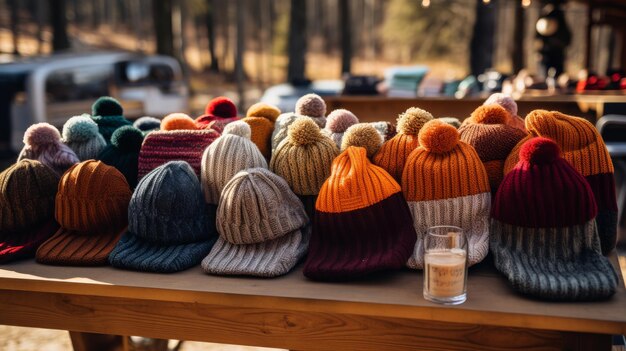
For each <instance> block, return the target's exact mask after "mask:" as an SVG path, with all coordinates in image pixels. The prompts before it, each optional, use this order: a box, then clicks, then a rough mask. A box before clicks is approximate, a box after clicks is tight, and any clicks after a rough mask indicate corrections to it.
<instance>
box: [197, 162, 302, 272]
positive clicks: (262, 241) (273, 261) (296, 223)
mask: <svg viewBox="0 0 626 351" xmlns="http://www.w3.org/2000/svg"><path fill="white" fill-rule="evenodd" d="M308 222H309V219H308V217H307V215H306V213H305V211H304V207H303V206H302V203H301V202H300V201H299V200H298V197H297V196H296V195H295V194H294V193H293V192H292V191H291V189H289V185H288V184H287V182H286V181H285V180H284V179H282V178H281V177H279V176H277V175H276V174H274V173H272V172H270V171H269V170H267V169H265V168H251V169H247V170H245V171H241V172H239V173H237V174H236V175H235V177H233V179H231V180H230V181H229V182H228V183H227V184H226V186H225V187H224V190H223V191H222V196H221V198H220V203H219V206H218V210H217V229H218V232H219V233H220V237H219V239H218V242H217V244H216V245H215V246H214V247H213V249H212V250H211V252H210V253H209V255H208V256H207V257H206V258H205V259H204V260H203V261H202V268H204V270H205V271H206V272H207V273H211V274H231V275H233V274H234V275H255V276H265V277H274V276H278V275H282V274H285V273H287V272H288V271H289V270H291V268H293V266H295V265H296V263H297V262H298V260H300V258H302V257H303V255H304V253H305V252H306V249H307V247H308V241H309V240H308V239H309V229H307V228H308Z"/></svg>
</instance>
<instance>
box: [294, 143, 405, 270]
mask: <svg viewBox="0 0 626 351" xmlns="http://www.w3.org/2000/svg"><path fill="white" fill-rule="evenodd" d="M381 219H382V220H381ZM415 238H416V235H415V231H414V229H413V225H412V222H411V214H410V212H409V208H408V206H407V204H406V201H405V200H404V198H403V197H402V194H401V192H400V186H399V185H398V183H396V181H395V180H393V178H392V177H391V175H389V174H388V173H387V172H386V171H385V170H384V169H382V168H380V167H377V166H374V165H373V164H371V163H370V161H369V160H368V159H367V156H366V151H365V149H363V148H360V147H349V148H348V149H346V150H345V151H344V152H342V153H341V154H340V155H339V156H338V157H337V158H336V159H335V161H334V162H333V166H332V172H331V175H330V177H329V178H328V180H326V182H325V183H324V185H323V186H322V189H321V190H320V193H319V196H318V198H317V203H316V212H315V216H314V218H313V232H312V236H311V243H310V246H309V254H308V256H307V260H306V263H305V267H304V275H306V276H307V277H308V278H310V279H314V280H349V279H354V278H358V277H361V276H364V275H367V274H369V273H373V272H377V271H383V270H389V269H399V268H401V267H402V266H404V264H405V263H406V261H407V259H408V258H409V256H410V255H411V251H412V250H413V246H414V245H415Z"/></svg>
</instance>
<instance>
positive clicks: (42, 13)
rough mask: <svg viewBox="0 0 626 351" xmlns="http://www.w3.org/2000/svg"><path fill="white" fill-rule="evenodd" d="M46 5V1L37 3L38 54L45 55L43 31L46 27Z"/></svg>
mask: <svg viewBox="0 0 626 351" xmlns="http://www.w3.org/2000/svg"><path fill="white" fill-rule="evenodd" d="M46 5H47V3H46V2H45V1H37V2H36V4H35V6H36V7H37V8H36V16H37V53H39V54H43V45H44V40H43V30H44V28H45V26H46V11H47V9H46Z"/></svg>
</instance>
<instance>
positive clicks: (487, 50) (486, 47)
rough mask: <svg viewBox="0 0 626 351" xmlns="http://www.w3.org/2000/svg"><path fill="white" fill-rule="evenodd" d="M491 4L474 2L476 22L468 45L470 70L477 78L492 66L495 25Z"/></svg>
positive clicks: (493, 9)
mask: <svg viewBox="0 0 626 351" xmlns="http://www.w3.org/2000/svg"><path fill="white" fill-rule="evenodd" d="M495 10H496V8H495V6H494V5H493V4H484V3H483V2H482V1H480V0H477V1H476V22H475V23H474V31H473V33H472V41H471V43H470V69H471V72H472V75H474V76H478V75H479V74H482V73H484V72H485V70H486V69H488V68H491V67H492V65H493V38H494V30H495V24H496V15H495V14H496V11H495Z"/></svg>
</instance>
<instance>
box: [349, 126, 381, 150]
mask: <svg viewBox="0 0 626 351" xmlns="http://www.w3.org/2000/svg"><path fill="white" fill-rule="evenodd" d="M382 144H383V137H382V136H380V134H379V133H378V131H377V130H376V128H374V126H373V125H371V124H370V123H357V124H355V125H353V126H351V127H350V128H348V129H347V130H346V132H345V134H344V136H343V141H342V142H341V151H345V150H346V149H347V148H349V147H350V146H360V147H363V148H365V150H366V151H367V157H368V158H370V159H371V158H372V157H373V156H374V155H375V154H376V152H378V149H380V146H381V145H382Z"/></svg>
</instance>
